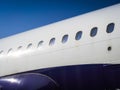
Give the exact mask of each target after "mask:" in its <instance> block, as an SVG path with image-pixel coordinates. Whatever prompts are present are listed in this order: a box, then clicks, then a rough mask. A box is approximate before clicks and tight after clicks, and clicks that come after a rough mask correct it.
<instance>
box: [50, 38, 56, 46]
mask: <svg viewBox="0 0 120 90" xmlns="http://www.w3.org/2000/svg"><path fill="white" fill-rule="evenodd" d="M54 44H55V38H52V39H51V40H50V42H49V45H50V46H52V45H54Z"/></svg>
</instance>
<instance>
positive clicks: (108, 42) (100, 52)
mask: <svg viewBox="0 0 120 90" xmlns="http://www.w3.org/2000/svg"><path fill="white" fill-rule="evenodd" d="M110 23H114V30H113V32H111V33H107V32H106V29H107V26H108V25H109V24H110ZM94 27H97V28H98V30H97V34H96V35H95V36H94V37H91V36H90V33H91V29H92V28H94ZM78 31H82V36H81V38H80V40H76V39H75V36H76V33H77V32H78ZM64 35H68V40H67V41H66V43H62V42H61V40H62V37H63V36H64ZM52 38H55V43H54V45H49V41H50V40H51V39H52ZM40 41H43V43H42V46H39V45H38V44H39V42H40ZM108 49H110V50H108ZM119 53H120V4H117V5H114V6H111V7H108V8H104V9H101V10H97V11H94V12H90V13H87V14H84V15H80V16H77V17H73V18H70V19H67V20H63V21H60V22H57V23H54V24H51V25H47V26H44V27H40V28H37V29H34V30H31V31H27V32H24V33H21V34H18V35H14V36H11V37H8V38H4V39H1V40H0V76H5V75H10V74H15V73H20V72H25V71H30V70H36V69H42V68H48V67H59V66H68V65H79V64H101V63H102V64H103V63H105V64H106V63H108V64H109V63H110V64H119V63H120V54H119Z"/></svg>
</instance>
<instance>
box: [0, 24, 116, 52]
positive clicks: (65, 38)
mask: <svg viewBox="0 0 120 90" xmlns="http://www.w3.org/2000/svg"><path fill="white" fill-rule="evenodd" d="M114 27H115V24H114V23H109V24H108V25H107V28H106V32H107V33H112V32H113V30H114ZM97 32H98V27H93V28H92V29H91V31H90V36H91V37H95V36H96V35H97ZM82 34H83V32H82V31H78V32H77V33H76V35H75V40H80V39H81V37H82ZM68 37H69V35H68V34H65V35H64V36H63V37H62V40H61V42H62V43H63V44H64V43H66V42H67V41H68ZM55 40H56V39H55V37H54V38H51V39H50V41H49V46H53V45H54V44H55ZM43 43H44V41H43V40H41V41H40V42H39V43H38V46H37V48H39V47H41V46H42V45H43ZM31 47H32V43H30V44H28V46H27V49H29V48H31ZM20 49H22V46H19V47H18V48H17V50H20ZM12 50H13V49H12V48H10V49H9V50H8V52H7V53H10V52H11V51H12ZM3 52H4V51H3V50H1V51H0V54H2V53H3Z"/></svg>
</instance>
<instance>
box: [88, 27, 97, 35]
mask: <svg viewBox="0 0 120 90" xmlns="http://www.w3.org/2000/svg"><path fill="white" fill-rule="evenodd" d="M97 31H98V28H97V27H94V28H92V29H91V32H90V36H91V37H94V36H96V35H97Z"/></svg>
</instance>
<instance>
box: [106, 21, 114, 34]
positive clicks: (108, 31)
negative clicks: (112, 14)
mask: <svg viewBox="0 0 120 90" xmlns="http://www.w3.org/2000/svg"><path fill="white" fill-rule="evenodd" d="M114 27H115V24H114V23H110V24H108V25H107V30H106V32H107V33H111V32H113V30H114Z"/></svg>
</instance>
